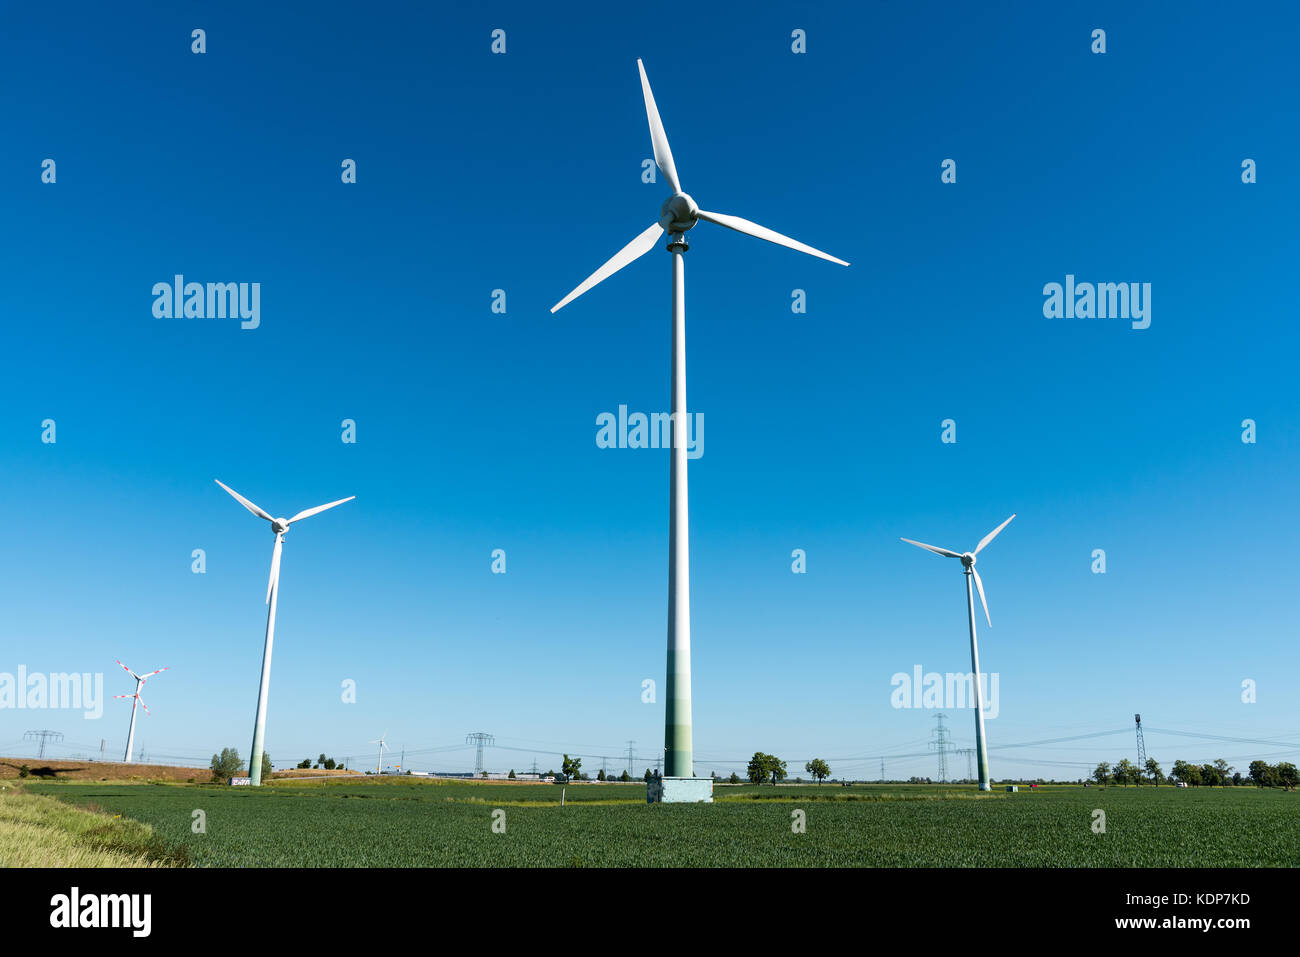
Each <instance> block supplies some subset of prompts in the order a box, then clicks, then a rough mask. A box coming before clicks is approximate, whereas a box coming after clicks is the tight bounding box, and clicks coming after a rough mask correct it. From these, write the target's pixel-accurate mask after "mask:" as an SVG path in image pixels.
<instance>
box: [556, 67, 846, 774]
mask: <svg viewBox="0 0 1300 957" xmlns="http://www.w3.org/2000/svg"><path fill="white" fill-rule="evenodd" d="M636 66H637V70H638V72H640V74H641V95H642V98H643V99H644V100H645V112H646V119H647V121H648V122H649V124H650V145H651V147H652V148H653V150H654V157H655V164H656V165H657V166H658V167H659V170H660V172H662V173H663V176H664V180H665V182H666V183H667V184H668V187H669V188H670V189H671V190H672V195H671V196H669V197H668V199H666V200H664V203H663V206H661V207H660V209H659V221H658V222H657V223H654V224H653V225H651V226H648V227H646V229H645V230H643V231H642V232H641V234H640V235H638V236H637V237H636V238H635V239H633V240H632V241H631V242H630V243H628V244H627V245H626V246H624V247H623V248H622V249H620V250H619V251H618V252H616V253H615V254H614V255H613V257H612V258H611V259H609V260H608V261H607V262H606V263H605V265H603V266H601V267H600V268H599V269H597V270H596V271H595V272H594V273H592V274H591V275H590V276H588V277H587V278H586V279H584V280H583V281H582V282H581V283H579V284H578V286H577V288H575V289H574V290H573V291H572V292H570V293H569V294H568V295H567V296H565V297H564V298H563V299H561V300H560V301H559V302H557V303H556V304H555V305H554V306H552V307H551V312H552V313H554V312H558V311H559V310H560V309H563V308H564V307H565V306H566V305H568V304H569V303H570V302H572V301H573V300H574V299H577V298H578V297H579V296H581V295H582V294H583V293H584V292H587V291H588V290H589V289H591V288H592V287H593V286H595V285H596V284H597V283H600V282H603V281H604V280H606V279H608V278H609V277H610V276H612V275H614V273H616V272H618V271H619V270H620V269H622V268H623V267H624V266H626V265H628V264H629V263H632V262H635V261H636V260H637V259H639V258H641V257H642V256H644V255H645V254H646V253H648V252H649V251H650V250H651V249H653V248H654V247H655V244H656V243H657V242H658V241H659V237H660V236H662V235H663V234H664V233H667V234H668V244H667V248H668V252H670V253H671V254H672V270H673V274H672V293H673V302H672V321H673V329H672V363H673V369H672V381H671V389H672V399H671V406H670V415H669V421H670V422H671V424H672V458H671V460H670V465H669V480H668V481H669V486H670V497H669V500H668V553H669V562H668V680H667V683H666V684H667V688H666V690H667V694H666V695H665V698H666V701H665V703H664V756H665V764H664V772H665V775H666V776H668V777H686V778H690V777H694V776H695V764H694V745H693V734H692V728H691V588H690V554H689V552H690V549H689V543H688V541H687V539H688V537H689V533H690V519H689V514H688V512H689V510H688V503H687V498H688V493H687V482H686V461H687V456H686V452H687V448H686V443H687V436H688V433H689V430H688V428H687V425H686V420H685V417H686V415H687V408H686V271H685V270H686V267H685V260H684V258H683V254H684V253H685V252H686V250H687V249H689V248H690V246H689V244H688V243H687V242H686V233H687V231H688V230H690V229H692V228H693V227H694V226H695V224H696V223H697V222H699V221H700V220H704V221H705V222H706V223H713V224H714V225H716V226H725V227H726V228H727V229H733V230H735V231H736V232H738V233H744V234H745V235H746V236H753V237H755V238H757V239H765V240H767V241H768V242H769V243H775V244H776V245H778V246H785V247H786V248H788V249H793V250H795V251H796V252H801V253H807V254H808V255H809V256H816V257H817V258H819V259H825V260H828V261H829V262H833V263H838V264H839V265H841V266H847V265H848V263H846V262H845V261H844V260H843V259H836V258H835V257H834V256H831V255H829V254H827V253H824V252H822V251H821V250H820V249H814V248H813V247H812V246H808V245H805V244H804V243H801V242H799V241H798V240H795V239H791V238H790V237H789V236H783V235H781V234H780V233H778V232H776V231H775V230H771V229H768V228H767V227H766V226H760V225H759V224H758V223H752V222H750V221H749V220H748V219H741V218H740V217H739V216H731V215H728V214H726V213H711V212H709V211H708V210H704V209H700V207H699V205H698V204H697V203H696V202H695V200H694V199H693V198H692V197H691V196H690V195H689V194H687V193H685V192H683V191H682V184H681V182H680V181H679V180H678V178H677V165H676V163H674V162H673V153H672V150H671V149H669V147H668V134H667V133H665V132H664V124H663V120H662V119H660V117H659V107H658V105H657V104H656V103H655V97H654V93H652V92H651V90H650V80H649V78H648V77H647V76H646V72H645V66H643V65H642V63H641V61H640V60H637V61H636Z"/></svg>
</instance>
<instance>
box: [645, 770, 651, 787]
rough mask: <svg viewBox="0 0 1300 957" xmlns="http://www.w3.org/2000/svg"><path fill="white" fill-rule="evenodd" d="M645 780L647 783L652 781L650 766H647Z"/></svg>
mask: <svg viewBox="0 0 1300 957" xmlns="http://www.w3.org/2000/svg"><path fill="white" fill-rule="evenodd" d="M645 781H646V784H649V783H650V769H649V768H646V769H645Z"/></svg>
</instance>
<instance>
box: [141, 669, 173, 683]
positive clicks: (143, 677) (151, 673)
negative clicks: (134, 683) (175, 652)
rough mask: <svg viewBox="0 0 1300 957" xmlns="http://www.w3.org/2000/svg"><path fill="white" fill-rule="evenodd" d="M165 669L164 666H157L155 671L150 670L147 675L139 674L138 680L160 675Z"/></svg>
mask: <svg viewBox="0 0 1300 957" xmlns="http://www.w3.org/2000/svg"><path fill="white" fill-rule="evenodd" d="M166 670H167V669H166V668H159V669H158V670H157V671H151V672H149V673H148V674H147V675H141V676H140V680H141V681H144V679H145V678H152V677H153V676H154V675H160V674H162V673H163V672H164V671H166Z"/></svg>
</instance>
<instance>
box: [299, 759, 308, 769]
mask: <svg viewBox="0 0 1300 957" xmlns="http://www.w3.org/2000/svg"><path fill="white" fill-rule="evenodd" d="M298 767H299V768H301V769H306V768H310V767H311V758H303V759H302V760H301V761H299V762H298Z"/></svg>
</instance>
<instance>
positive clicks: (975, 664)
mask: <svg viewBox="0 0 1300 957" xmlns="http://www.w3.org/2000/svg"><path fill="white" fill-rule="evenodd" d="M1015 517H1016V516H1015V515H1014V514H1013V515H1012V516H1011V518H1015ZM1011 518H1009V519H1007V520H1006V521H1005V522H1003V523H1002V524H1001V525H999V526H998V527H997V528H995V529H993V531H991V532H989V533H988V534H987V535H985V536H984V537H983V538H981V539H980V543H979V544H978V545H976V546H975V550H974V551H973V552H954V551H950V550H948V549H946V548H939V547H938V546H937V545H927V544H925V543H924V542H914V541H912V540H911V539H910V538H904V539H903V541H905V542H907V544H909V545H916V546H918V547H920V548H924V549H927V550H928V551H932V552H934V553H935V554H936V555H943V556H944V557H945V558H960V559H961V564H962V567H963V568H964V569H965V570H966V612H967V618H968V619H969V620H970V668H971V675H972V678H971V683H972V684H973V685H974V695H975V751H976V760H977V761H978V763H979V774H980V790H981V791H989V790H992V785H991V784H990V783H989V752H988V748H987V747H986V745H985V743H984V692H983V689H982V688H981V687H980V650H979V645H978V644H977V643H976V641H975V595H974V592H972V591H971V579H974V580H975V588H977V589H978V590H979V593H980V604H981V605H983V606H984V618H985V619H986V620H987V621H988V623H989V627H990V628H992V627H993V619H992V618H990V617H989V603H988V600H987V599H985V597H984V583H983V582H982V581H980V573H979V572H977V571H976V570H975V556H976V555H978V554H979V553H980V551H981V550H982V549H983V548H984V546H985V545H987V544H988V543H989V542H991V541H993V539H995V538H997V536H998V532H1000V531H1002V529H1004V528H1006V527H1007V526H1008V525H1010V524H1011Z"/></svg>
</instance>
